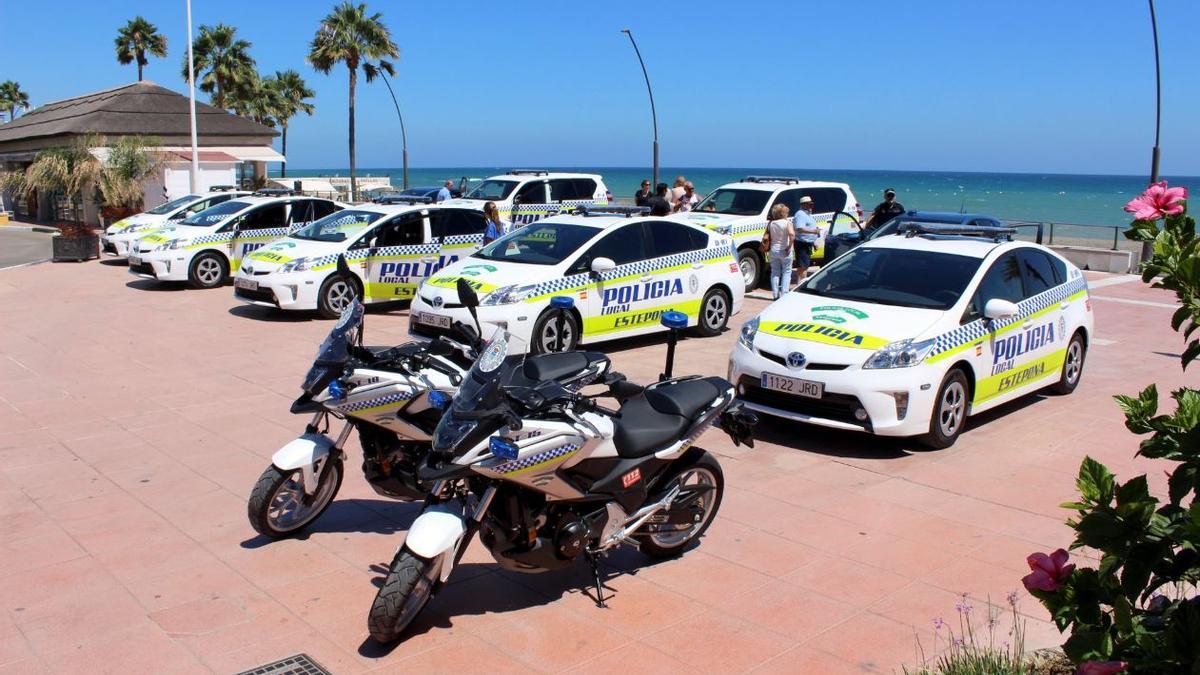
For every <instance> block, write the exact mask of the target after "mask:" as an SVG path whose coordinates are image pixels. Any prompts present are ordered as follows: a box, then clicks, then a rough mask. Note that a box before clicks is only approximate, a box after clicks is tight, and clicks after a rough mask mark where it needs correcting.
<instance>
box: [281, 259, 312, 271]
mask: <svg viewBox="0 0 1200 675" xmlns="http://www.w3.org/2000/svg"><path fill="white" fill-rule="evenodd" d="M309 262H310V261H309V259H308V258H296V259H295V260H289V261H288V262H285V263H283V265H282V266H280V268H279V271H280V272H283V273H287V272H307V271H308V264H309Z"/></svg>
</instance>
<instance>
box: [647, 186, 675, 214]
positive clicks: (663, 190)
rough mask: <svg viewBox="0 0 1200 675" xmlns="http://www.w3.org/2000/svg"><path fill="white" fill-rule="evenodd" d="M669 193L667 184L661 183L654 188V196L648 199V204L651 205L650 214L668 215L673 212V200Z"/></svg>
mask: <svg viewBox="0 0 1200 675" xmlns="http://www.w3.org/2000/svg"><path fill="white" fill-rule="evenodd" d="M668 194H669V193H668V191H667V184H666V183H659V184H658V186H657V187H656V188H655V189H654V196H653V197H651V198H650V199H647V200H646V206H649V207H650V215H652V216H667V215H670V214H671V201H670V199H669V198H668V196H667V195H668Z"/></svg>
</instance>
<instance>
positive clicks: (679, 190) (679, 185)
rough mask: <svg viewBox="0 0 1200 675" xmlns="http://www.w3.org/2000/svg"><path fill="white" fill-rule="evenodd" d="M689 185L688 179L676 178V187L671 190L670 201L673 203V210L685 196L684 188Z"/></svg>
mask: <svg viewBox="0 0 1200 675" xmlns="http://www.w3.org/2000/svg"><path fill="white" fill-rule="evenodd" d="M686 183H687V179H686V178H684V177H683V176H676V177H675V186H674V187H672V188H671V196H670V197H668V199H669V200H670V201H671V208H675V205H676V204H678V203H679V198H680V197H682V196H683V192H684V189H683V186H684V184H686Z"/></svg>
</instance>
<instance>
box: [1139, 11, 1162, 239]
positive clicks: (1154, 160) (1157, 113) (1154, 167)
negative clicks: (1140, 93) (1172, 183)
mask: <svg viewBox="0 0 1200 675" xmlns="http://www.w3.org/2000/svg"><path fill="white" fill-rule="evenodd" d="M1149 2H1150V31H1151V34H1152V35H1153V36H1154V149H1153V150H1152V151H1151V152H1150V183H1151V184H1153V183H1157V182H1158V137H1159V131H1160V130H1161V128H1162V70H1161V67H1160V66H1159V60H1158V20H1157V19H1156V18H1155V16H1154V0H1149ZM1152 255H1154V243H1153V242H1149V241H1144V242H1142V262H1145V261H1147V260H1149V259H1150V256H1152Z"/></svg>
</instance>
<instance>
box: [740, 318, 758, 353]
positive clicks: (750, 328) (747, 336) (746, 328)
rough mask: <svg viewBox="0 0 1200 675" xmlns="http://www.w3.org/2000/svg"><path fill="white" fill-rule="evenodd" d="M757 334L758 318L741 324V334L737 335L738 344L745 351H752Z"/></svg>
mask: <svg viewBox="0 0 1200 675" xmlns="http://www.w3.org/2000/svg"><path fill="white" fill-rule="evenodd" d="M757 334H758V317H757V316H756V317H754V318H753V319H750V320H749V321H747V322H746V323H744V324H742V333H741V335H738V344H740V345H742V346H743V347H745V348H746V349H754V336H755V335H757Z"/></svg>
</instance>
